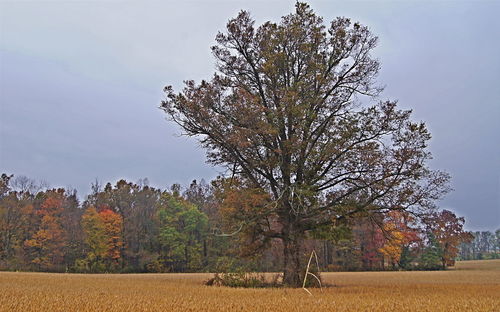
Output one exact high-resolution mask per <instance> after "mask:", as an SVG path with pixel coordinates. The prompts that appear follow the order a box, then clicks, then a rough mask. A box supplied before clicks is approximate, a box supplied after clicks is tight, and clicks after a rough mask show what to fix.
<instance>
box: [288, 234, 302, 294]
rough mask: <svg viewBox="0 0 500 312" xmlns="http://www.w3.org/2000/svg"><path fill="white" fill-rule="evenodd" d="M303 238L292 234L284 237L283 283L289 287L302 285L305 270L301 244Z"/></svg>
mask: <svg viewBox="0 0 500 312" xmlns="http://www.w3.org/2000/svg"><path fill="white" fill-rule="evenodd" d="M301 242H302V240H301V239H300V238H299V237H297V236H295V235H292V236H291V237H286V238H284V239H283V256H284V258H283V284H284V285H285V286H289V287H301V286H302V278H303V275H304V274H303V272H302V271H304V270H305V268H303V267H302V266H301V261H300V260H301V259H300V258H301V254H300V246H301Z"/></svg>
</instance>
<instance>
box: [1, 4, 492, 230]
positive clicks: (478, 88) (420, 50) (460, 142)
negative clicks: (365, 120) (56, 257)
mask: <svg viewBox="0 0 500 312" xmlns="http://www.w3.org/2000/svg"><path fill="white" fill-rule="evenodd" d="M294 3H295V1H292V0H290V1H252V2H250V1H248V2H243V1H241V2H240V1H201V0H200V1H155V2H149V1H135V2H134V1H47V2H45V1H2V0H0V105H1V106H0V171H1V172H6V173H9V174H15V175H26V176H28V177H31V178H34V179H37V180H46V181H47V182H49V183H50V185H51V186H53V187H57V186H63V187H68V186H70V187H73V188H76V189H77V190H78V191H79V193H80V195H81V196H82V197H83V196H84V195H85V194H87V193H88V192H89V186H90V183H91V182H92V181H94V180H95V179H96V178H98V180H99V181H101V182H104V183H105V182H108V181H110V182H112V183H114V182H116V180H117V179H119V178H126V179H128V180H131V181H137V180H138V179H140V178H144V177H147V178H149V180H150V182H151V184H152V185H154V186H158V187H162V188H165V187H166V186H167V185H171V184H172V183H176V182H178V183H181V184H184V185H186V184H188V183H189V182H190V181H191V180H192V179H200V178H205V179H206V180H210V179H212V178H214V177H215V176H216V175H217V174H218V172H217V170H216V169H214V168H211V167H210V166H208V165H207V164H205V154H204V151H203V150H202V149H200V148H199V146H198V145H197V143H196V141H194V140H193V139H188V138H186V137H179V136H178V134H179V133H180V130H179V129H178V128H176V126H174V125H173V124H172V123H169V122H167V121H166V120H165V116H164V114H163V113H162V111H160V110H159V109H158V106H159V104H160V101H161V100H162V98H163V93H162V88H163V87H164V86H165V85H167V84H171V85H173V86H174V87H176V89H177V90H179V87H180V86H181V83H182V81H183V80H186V79H195V80H198V81H199V80H200V79H203V78H209V77H210V76H211V75H212V73H213V72H214V60H213V58H212V56H211V52H210V46H211V45H212V44H213V43H214V37H215V35H216V33H217V31H219V30H223V29H224V26H225V24H226V22H227V20H228V19H229V18H231V17H234V16H235V15H236V14H237V12H238V11H239V10H241V9H245V10H249V11H250V12H251V13H252V15H253V16H254V17H255V18H256V20H257V22H258V24H261V23H262V22H264V21H267V20H273V21H278V20H279V18H280V17H281V16H283V15H285V14H288V13H290V12H292V10H293V7H294ZM310 4H311V6H312V8H313V9H314V10H315V11H316V12H317V14H318V15H321V16H323V17H324V18H325V20H326V21H331V20H332V19H333V18H334V17H336V16H346V17H350V18H352V19H353V20H355V21H359V22H361V23H362V24H364V25H367V26H369V27H370V28H371V30H372V31H373V32H374V33H375V34H376V35H378V36H379V39H380V41H379V47H378V48H377V49H376V51H375V54H376V56H377V57H378V58H379V59H380V60H381V63H382V69H381V72H380V75H379V78H378V81H379V83H380V84H383V85H386V89H385V91H384V93H383V96H382V98H383V99H398V100H399V103H400V105H401V106H402V107H404V108H412V109H413V110H414V119H415V120H418V121H420V120H422V121H425V122H426V123H427V125H428V127H429V128H430V130H431V133H432V135H433V139H432V141H431V146H430V148H431V151H432V153H433V155H434V160H433V161H432V162H431V166H432V168H434V169H442V170H445V171H448V172H449V173H450V174H451V175H452V177H453V188H454V189H455V191H454V192H452V193H450V194H449V195H448V196H447V197H446V198H445V199H444V200H443V201H441V203H440V206H441V207H442V208H446V209H451V210H453V211H455V212H456V213H457V214H458V215H460V216H465V217H466V220H467V221H466V228H467V229H469V230H494V229H497V228H499V227H500V39H499V38H500V19H499V18H498V13H499V12H500V1H470V2H463V1H440V2H437V1H435V2H431V1H426V2H422V1H415V2H410V1H404V2H398V1H390V2H376V1H368V2H361V1H360V2H356V1H345V2H344V1H342V2H336V1H311V2H310Z"/></svg>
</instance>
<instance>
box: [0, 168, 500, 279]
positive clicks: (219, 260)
mask: <svg viewBox="0 0 500 312" xmlns="http://www.w3.org/2000/svg"><path fill="white" fill-rule="evenodd" d="M228 183H230V179H223V178H218V179H216V180H214V181H212V182H211V183H210V184H207V183H205V182H204V181H203V180H202V181H201V182H197V181H193V182H192V183H191V185H189V186H188V187H185V188H182V187H181V186H180V185H178V184H174V185H173V186H172V187H170V188H169V189H167V190H161V189H158V188H154V187H151V186H149V185H148V183H147V180H146V179H145V180H140V181H139V182H137V183H132V182H128V181H126V180H119V181H118V182H116V184H115V185H112V184H111V183H107V184H106V185H104V186H103V187H102V186H101V185H99V183H97V182H96V183H94V184H92V191H91V194H89V195H88V196H86V198H85V199H84V200H83V201H81V202H80V201H79V199H78V197H77V195H76V191H74V190H66V189H63V188H58V189H49V188H47V187H46V186H45V185H43V184H39V183H38V184H37V183H35V182H34V181H33V180H30V179H28V178H26V177H23V176H21V177H13V176H12V175H7V174H2V176H1V180H0V269H2V270H31V271H51V272H91V273H98V272H202V271H211V272H214V271H231V270H237V269H238V268H243V267H244V268H245V269H246V270H256V271H277V270H280V268H281V265H282V264H280V263H279V261H277V259H280V255H281V254H282V253H283V245H282V244H281V242H280V241H279V240H276V239H275V240H268V241H262V240H261V239H260V238H259V237H258V236H257V235H256V236H252V235H251V233H248V232H247V231H242V230H241V229H240V227H239V226H236V225H237V223H235V220H236V219H235V216H234V215H233V214H234V213H235V212H238V211H240V210H241V209H243V210H251V209H261V206H262V203H263V202H265V200H266V196H265V194H259V193H255V192H252V191H251V190H248V189H244V188H243V187H241V185H238V183H237V182H235V181H233V182H232V186H231V188H229V187H228ZM463 224H464V219H463V218H457V217H456V216H455V215H454V214H453V213H452V212H450V211H446V210H443V211H434V212H433V213H430V214H427V215H425V217H420V218H417V217H415V216H412V215H410V214H408V213H405V212H395V211H392V212H388V213H386V214H380V215H377V216H372V215H366V216H363V215H358V216H356V217H355V218H352V219H350V220H349V221H348V222H344V223H342V224H337V225H335V226H328V227H321V228H318V229H316V230H315V231H314V232H313V233H311V238H310V239H308V240H306V241H305V242H304V244H303V245H302V246H301V253H302V255H304V256H305V255H306V254H307V253H310V252H311V251H312V250H315V251H316V253H317V254H318V255H319V261H320V265H321V267H322V269H324V270H335V271H338V270H382V269H439V268H444V267H446V266H447V265H452V264H453V262H454V260H455V258H456V257H457V256H458V254H460V257H461V258H463V259H469V258H470V257H469V258H467V257H465V256H464V255H465V254H466V250H468V249H466V247H464V246H469V245H471V244H472V245H474V246H476V245H475V244H476V243H475V242H476V241H478V242H479V241H481V242H482V241H483V239H482V238H481V239H480V238H478V237H483V236H484V235H482V236H481V235H480V236H475V238H473V235H472V234H471V233H469V232H465V231H464V230H463ZM498 233H499V231H497V235H498ZM499 242H500V240H498V238H497V239H496V240H491V238H490V240H489V241H488V245H487V246H488V247H487V249H486V250H487V253H488V254H494V255H496V256H498V254H499V250H500V248H499ZM461 243H462V245H460V244H461ZM483 245H484V244H483ZM483 245H481V246H483ZM459 246H461V247H460V248H461V250H460V253H459V249H458V248H459ZM474 250H476V249H474ZM477 254H478V252H476V253H475V255H477ZM483 254H485V253H484V252H483Z"/></svg>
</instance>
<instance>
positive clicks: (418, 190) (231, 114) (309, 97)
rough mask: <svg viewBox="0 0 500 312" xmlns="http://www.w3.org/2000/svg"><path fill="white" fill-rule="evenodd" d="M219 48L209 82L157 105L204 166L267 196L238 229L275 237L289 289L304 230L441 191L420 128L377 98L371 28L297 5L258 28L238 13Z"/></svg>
mask: <svg viewBox="0 0 500 312" xmlns="http://www.w3.org/2000/svg"><path fill="white" fill-rule="evenodd" d="M216 42H217V44H216V45H215V46H213V47H212V51H213V55H214V56H215V58H216V61H217V63H216V64H217V65H216V66H217V68H216V73H215V74H214V76H213V78H212V79H211V80H210V81H201V83H199V84H197V83H195V82H193V81H187V82H186V83H185V88H184V89H183V90H182V92H180V93H175V92H174V91H173V89H172V87H170V86H167V87H165V92H166V99H165V100H164V101H163V102H162V105H161V107H162V108H163V109H164V110H165V112H166V113H167V114H168V115H169V117H170V118H171V120H173V121H174V122H176V123H177V124H179V125H180V127H181V128H182V129H183V131H184V132H185V133H186V134H187V135H191V136H195V137H197V138H198V139H199V141H200V142H201V144H202V146H203V147H205V148H206V150H207V157H208V160H209V162H211V163H212V164H215V165H219V166H225V167H227V168H228V170H230V172H231V173H232V175H234V176H237V177H238V178H239V181H246V183H247V185H248V187H251V188H254V189H256V190H260V191H262V192H265V193H266V194H269V196H270V203H269V204H268V205H264V206H262V207H261V208H260V209H258V210H257V211H256V209H251V211H252V213H251V215H249V216H248V218H247V220H246V221H245V220H244V219H243V221H242V223H241V224H235V228H240V227H241V228H245V226H246V225H252V226H253V228H252V231H253V232H255V233H257V234H258V235H260V236H261V237H264V238H266V239H270V238H277V239H280V240H282V242H283V247H284V248H283V250H284V254H283V271H284V282H285V283H286V284H288V285H291V286H298V285H300V284H301V274H303V273H302V271H303V270H304V267H303V263H302V262H301V260H302V257H303V255H302V254H301V248H300V247H301V243H302V242H303V240H304V239H305V238H306V237H307V234H308V233H310V232H311V231H312V230H315V229H317V228H318V227H324V226H330V225H334V224H336V223H337V222H339V221H340V220H344V219H347V218H351V217H355V216H356V215H358V214H359V213H363V214H365V215H366V214H370V213H377V212H384V211H389V210H418V209H427V208H429V207H432V206H433V201H434V200H436V199H437V198H439V197H440V196H442V195H443V194H444V193H445V192H446V191H447V190H448V187H447V182H448V175H447V174H445V173H442V172H438V171H432V170H430V169H429V168H428V167H427V164H426V163H427V161H428V160H429V159H430V157H431V155H430V153H429V151H428V150H427V142H428V140H429V139H430V137H431V136H430V134H429V132H428V130H427V129H426V127H425V125H424V123H415V122H412V121H411V120H410V114H411V112H410V111H408V110H401V109H398V107H397V105H396V102H395V101H379V100H378V96H379V94H380V92H381V91H382V89H381V88H380V87H378V86H377V85H376V84H375V78H376V76H377V73H378V71H379V68H380V64H379V62H378V60H377V59H375V58H374V57H373V55H372V51H373V49H374V48H375V46H376V45H377V37H375V36H374V35H373V34H372V33H371V32H370V30H369V29H368V28H367V27H365V26H362V25H360V24H358V23H352V22H351V21H350V20H349V19H348V18H337V19H335V20H333V21H332V22H331V23H330V24H326V25H325V24H324V23H323V19H322V18H321V17H319V16H317V15H316V14H315V13H314V12H313V11H312V10H311V9H310V7H309V6H308V5H307V4H305V3H297V4H296V10H295V13H293V14H290V15H287V16H284V17H283V18H282V19H281V21H280V22H279V23H272V22H266V23H264V24H263V25H262V26H260V27H258V28H256V27H255V26H254V20H253V19H252V18H251V16H250V14H249V13H248V12H245V11H242V12H240V13H239V14H238V16H237V17H236V18H234V19H231V20H229V22H228V24H227V30H226V31H225V32H221V33H219V34H218V35H217V36H216ZM247 210H248V209H247ZM245 211H246V210H245ZM245 211H242V212H241V215H240V216H245ZM256 220H258V221H256Z"/></svg>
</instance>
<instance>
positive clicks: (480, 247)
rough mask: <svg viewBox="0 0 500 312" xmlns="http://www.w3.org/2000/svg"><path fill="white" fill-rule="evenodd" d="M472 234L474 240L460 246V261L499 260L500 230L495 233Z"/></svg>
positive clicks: (478, 232)
mask: <svg viewBox="0 0 500 312" xmlns="http://www.w3.org/2000/svg"><path fill="white" fill-rule="evenodd" d="M472 234H473V236H474V240H472V241H470V242H464V243H462V244H461V245H460V259H462V260H483V259H500V229H498V230H496V231H495V233H493V232H490V231H482V232H480V231H477V232H474V233H472Z"/></svg>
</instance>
